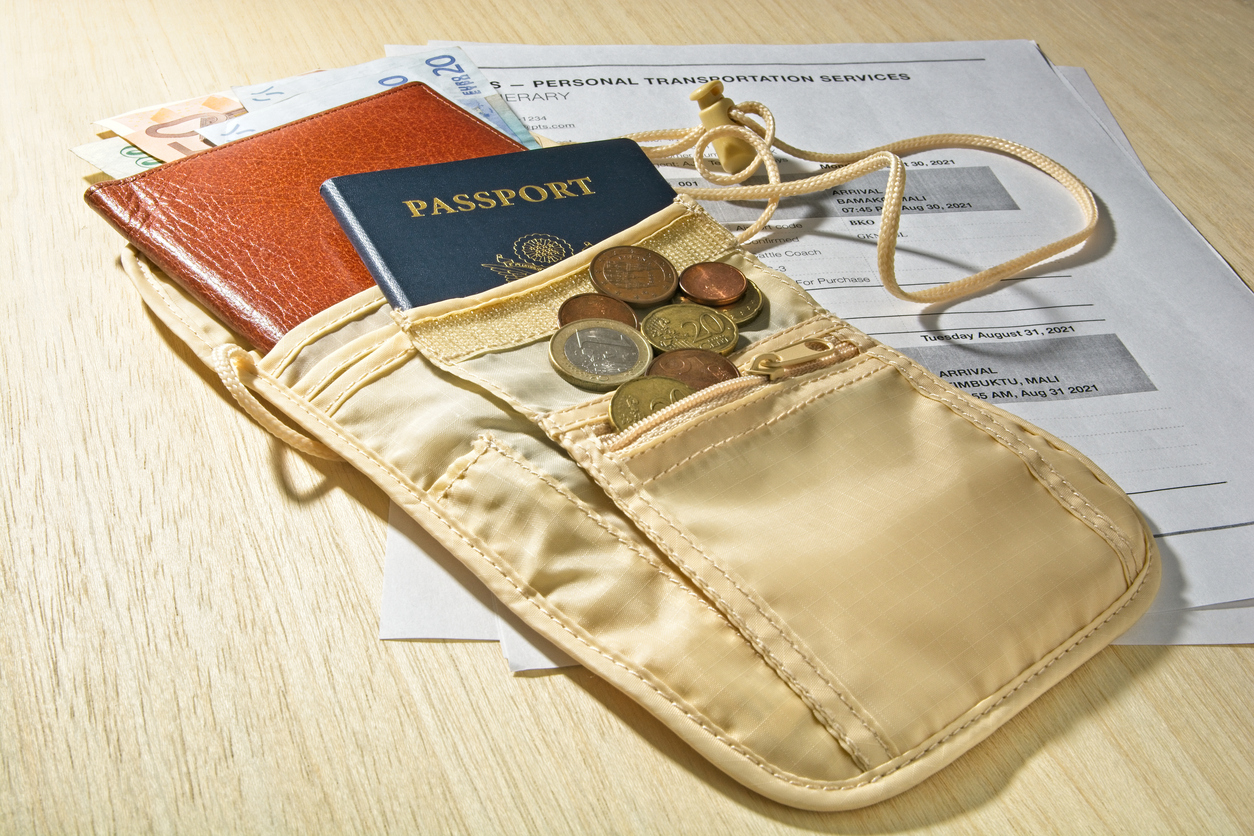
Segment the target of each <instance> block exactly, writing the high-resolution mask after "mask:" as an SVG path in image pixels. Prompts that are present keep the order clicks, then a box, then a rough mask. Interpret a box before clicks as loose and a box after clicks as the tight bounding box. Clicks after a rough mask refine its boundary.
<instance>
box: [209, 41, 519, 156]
mask: <svg viewBox="0 0 1254 836" xmlns="http://www.w3.org/2000/svg"><path fill="white" fill-rule="evenodd" d="M409 81H421V82H423V83H424V84H427V85H428V86H430V87H432V88H433V89H434V90H435V91H436V92H438V93H439V94H440V95H442V96H444V97H445V98H446V99H449V100H450V101H452V102H453V103H455V104H457V105H459V106H461V107H462V108H463V109H465V110H467V111H468V112H470V113H472V114H474V115H475V116H476V117H478V118H479V119H482V120H483V121H484V122H487V123H488V124H490V125H492V126H493V127H495V128H497V129H498V130H500V131H503V132H504V133H508V134H511V135H512V136H514V137H515V138H516V139H517V140H518V141H519V142H521V143H523V145H525V146H527V147H528V148H536V147H538V145H537V144H536V143H535V140H534V139H533V138H532V136H531V134H530V132H529V131H527V129H526V128H524V127H523V124H522V121H521V120H519V118H518V117H517V116H516V115H515V114H514V112H513V110H512V109H510V107H509V105H507V104H506V103H505V100H504V99H502V98H501V97H500V96H498V95H496V94H494V93H492V86H491V84H490V83H489V82H488V80H487V79H486V78H485V77H484V76H483V74H482V73H481V72H480V71H479V68H478V67H476V66H475V65H474V64H473V63H472V62H471V61H470V59H469V58H467V57H466V54H465V53H464V52H462V51H461V50H460V49H458V48H456V47H441V48H439V49H422V48H418V49H416V50H415V51H414V52H411V53H408V54H405V55H400V56H392V57H388V58H381V59H379V60H377V61H369V62H367V63H365V64H357V65H355V66H352V67H341V68H338V69H333V70H323V71H321V72H316V73H306V74H304V75H299V76H291V77H289V78H284V79H279V80H278V81H270V82H264V83H261V84H251V85H247V86H241V87H234V88H232V90H233V92H234V93H235V94H236V96H237V97H238V98H239V100H240V102H241V103H242V104H243V105H244V106H245V107H246V108H247V109H248V111H249V113H250V114H251V113H258V112H261V111H265V110H269V109H270V108H272V107H275V106H277V105H281V104H283V103H285V102H288V101H291V100H292V99H294V98H295V97H297V96H308V95H310V94H314V95H315V98H313V99H308V98H307V99H304V100H303V102H302V104H301V105H298V106H292V107H293V108H294V109H293V110H291V111H284V112H291V113H300V114H301V115H308V114H309V113H316V112H318V111H317V110H310V109H309V108H310V107H313V106H315V105H318V106H321V105H325V107H324V108H322V109H326V108H329V107H334V106H335V105H336V104H344V103H346V102H348V101H353V100H354V99H356V98H362V97H363V96H368V95H371V94H373V93H378V92H380V91H382V90H386V89H387V88H389V87H395V86H397V85H400V84H404V83H406V82H409ZM338 85H345V86H343V87H337V90H336V91H335V92H334V93H332V92H330V91H329V90H328V88H330V87H332V86H338ZM346 96H352V97H353V98H346ZM292 118H299V116H294V117H292ZM278 124H283V123H281V122H277V123H276V122H274V121H273V120H272V119H261V118H259V119H258V121H257V122H256V125H265V126H266V127H275V126H276V125H278ZM247 128H251V130H249V131H248V132H249V133H255V132H256V131H258V130H263V128H261V127H254V126H253V125H252V124H251V123H249V124H245V125H231V126H222V127H221V129H215V128H211V129H210V130H208V131H201V134H202V136H204V137H205V138H206V139H207V140H208V141H210V142H212V143H214V144H221V143H222V142H224V141H230V140H231V139H238V138H239V137H241V136H246V135H247V134H246V133H245V130H246V129H247Z"/></svg>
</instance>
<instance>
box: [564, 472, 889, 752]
mask: <svg viewBox="0 0 1254 836" xmlns="http://www.w3.org/2000/svg"><path fill="white" fill-rule="evenodd" d="M607 461H611V462H612V463H613V464H614V465H615V466H616V467H617V468H618V469H619V470H620V471H622V470H624V467H623V465H622V464H621V463H619V462H615V461H613V460H612V459H608V458H607ZM587 464H588V468H589V469H591V470H592V471H594V472H595V473H596V474H597V475H598V476H600V478H601V484H602V486H603V487H605V489H606V490H607V491H609V490H610V489H609V488H608V484H609V479H608V478H607V477H606V475H605V473H604V472H603V471H602V470H601V469H600V468H599V467H598V466H597V464H596V462H595V461H593V460H592V459H590V458H589V460H588V463H587ZM623 475H624V476H625V475H626V474H623ZM627 481H629V482H630V480H627ZM614 493H617V492H614ZM612 495H613V494H612ZM636 495H637V496H638V497H639V498H640V501H641V502H643V503H644V504H645V505H646V506H647V507H648V508H649V509H650V510H652V511H653V512H654V513H655V514H657V515H658V516H659V517H660V518H661V519H662V521H663V522H665V523H666V524H667V525H668V526H669V527H670V529H671V530H672V531H674V532H675V534H676V535H678V536H679V538H680V539H681V540H683V541H684V542H685V543H687V544H688V545H689V546H690V547H691V548H692V549H693V551H694V552H696V553H697V554H698V555H700V556H701V557H702V558H704V560H705V562H706V563H707V564H709V565H710V566H712V567H714V569H715V570H717V571H718V573H719V574H721V575H722V576H723V577H724V578H725V579H726V580H727V582H728V583H730V584H731V585H732V586H733V587H734V588H735V589H736V590H737V591H738V592H740V594H741V595H743V596H745V598H746V599H748V601H749V603H750V604H752V605H753V608H754V609H755V610H757V612H758V614H759V615H760V616H762V618H763V619H765V620H766V622H767V623H768V624H770V625H771V626H772V627H773V628H775V630H776V631H777V632H778V633H779V634H780V635H781V636H783V638H784V641H786V642H787V643H788V645H789V646H790V647H792V649H793V650H794V651H796V653H797V655H798V656H800V657H801V659H802V660H803V661H804V662H805V663H806V665H807V666H808V667H809V668H810V670H811V671H813V672H814V674H815V675H816V676H817V677H818V678H819V680H820V681H821V682H823V684H825V685H827V687H828V688H830V689H831V690H832V693H834V694H835V695H836V696H837V698H838V699H839V700H840V701H841V703H843V704H844V706H845V707H846V708H848V709H849V712H850V713H851V714H852V715H853V716H854V717H855V718H856V719H857V720H858V722H859V723H861V724H862V726H863V728H865V729H866V730H867V732H869V733H870V735H871V736H872V737H873V738H874V739H875V741H876V742H877V743H879V744H880V746H882V747H883V748H884V751H886V752H889V753H891V752H892V751H893V750H892V749H891V748H890V747H889V746H888V745H887V744H885V742H884V741H883V739H882V738H881V737H880V736H879V735H878V734H877V733H876V732H875V730H874V729H872V728H871V726H870V724H868V723H867V721H866V719H865V718H863V717H862V715H861V714H860V713H858V711H857V710H855V709H854V708H853V706H851V705H850V704H849V702H848V700H847V699H846V697H845V695H844V694H843V693H841V691H840V689H838V688H836V687H835V686H834V685H833V684H832V683H831V682H829V681H828V679H827V677H825V676H823V674H822V672H820V671H819V669H818V667H817V666H816V665H815V664H814V662H813V661H811V659H810V658H809V656H808V655H807V654H806V653H804V652H802V650H801V648H799V647H798V646H797V644H796V643H795V642H794V641H793V639H792V636H790V635H789V634H788V633H787V632H786V631H785V630H784V628H783V627H782V626H781V625H780V624H779V623H777V622H776V621H775V619H773V618H771V617H770V616H769V615H767V614H766V613H765V612H763V610H762V608H761V607H760V606H759V605H758V602H757V601H755V600H754V599H753V597H752V596H750V594H749V593H748V592H747V591H746V590H745V589H744V588H743V587H741V586H740V585H739V584H738V583H736V582H735V581H733V580H732V579H731V577H729V576H728V574H727V572H726V570H725V569H723V567H722V566H720V565H718V564H717V563H715V562H714V561H712V560H711V559H710V558H709V556H708V555H706V554H705V552H704V551H703V550H702V549H701V548H700V547H698V546H697V544H696V543H693V542H692V541H691V540H690V539H688V537H687V535H686V534H685V533H684V532H683V531H681V530H680V529H679V527H678V526H677V525H676V524H675V523H674V522H672V521H671V520H670V518H669V517H668V516H667V515H666V514H665V513H664V512H663V511H662V509H661V508H659V507H658V506H657V505H655V504H654V503H653V502H651V501H650V500H649V499H648V498H647V497H646V496H645V495H644V493H643V492H637V494H636ZM623 510H624V511H625V512H626V513H627V514H628V515H629V516H631V517H632V519H633V520H634V521H635V523H636V524H637V525H638V526H640V527H641V529H643V530H644V531H645V532H646V533H647V534H649V536H650V538H651V539H652V540H653V542H654V543H656V544H658V545H659V546H661V545H663V544H664V543H665V542H666V539H665V538H664V537H662V536H661V534H659V533H658V532H657V531H656V530H654V529H653V528H652V527H651V526H650V525H649V524H648V523H647V522H645V521H644V520H642V519H640V518H639V515H638V514H635V513H633V512H631V511H630V510H629V509H627V508H624V509H623ZM667 552H668V554H670V557H671V559H672V560H674V561H675V563H676V564H678V565H679V566H681V567H684V568H685V569H686V570H687V571H686V574H688V576H689V578H691V580H692V581H693V583H695V584H696V585H697V586H698V588H700V589H701V591H702V592H704V593H705V594H706V595H707V596H708V597H710V598H711V599H713V600H715V601H717V602H719V603H720V604H722V605H723V607H725V608H726V609H725V610H724V613H725V615H726V618H727V619H728V621H730V622H731V623H732V624H734V625H735V626H736V628H737V629H738V630H740V631H741V633H742V634H744V636H745V638H747V639H748V640H749V642H750V644H752V645H753V648H754V649H755V650H757V652H758V653H759V654H760V655H761V656H762V657H763V658H764V659H766V660H767V661H768V664H770V665H771V667H772V668H773V669H774V670H775V671H777V672H778V673H779V675H780V677H781V678H782V679H783V680H784V681H785V682H786V683H788V685H789V687H790V688H792V690H793V691H794V693H796V694H797V696H798V697H800V698H801V701H802V702H803V703H805V704H806V706H807V707H808V708H809V709H810V710H811V711H812V712H813V713H814V715H815V717H816V718H818V720H819V723H820V724H821V725H822V726H823V727H824V728H826V729H827V730H828V732H829V733H831V735H832V736H833V737H835V738H836V739H837V740H839V741H840V742H841V745H842V746H844V747H845V750H846V751H847V752H849V754H850V756H852V757H853V759H854V762H855V763H857V764H858V766H859V767H861V768H862V769H863V770H864V771H867V770H869V769H870V768H871V767H870V761H868V760H867V759H866V756H865V755H863V754H862V751H861V750H860V749H859V747H858V746H857V744H856V743H854V741H853V739H852V738H850V737H849V734H848V732H846V731H845V730H844V728H843V727H842V726H841V724H840V723H839V722H838V721H837V720H836V719H835V718H834V717H832V716H831V713H830V712H829V711H828V710H827V709H826V708H824V707H823V706H822V705H821V704H820V703H819V701H818V700H817V699H815V698H814V695H813V694H811V693H810V690H809V689H808V688H806V687H805V686H804V685H802V684H801V682H799V681H798V680H797V678H796V676H795V675H794V674H793V673H792V671H791V670H789V668H788V666H786V665H785V664H784V663H783V661H782V660H780V659H779V657H777V656H776V655H775V654H774V653H773V652H772V651H771V650H770V648H768V647H767V646H766V644H765V643H764V642H763V641H762V639H761V637H759V636H758V635H757V634H756V633H754V632H753V631H752V630H750V629H749V626H748V625H747V624H746V623H745V621H744V619H743V618H741V617H740V615H739V614H738V613H737V612H736V610H735V608H734V607H732V606H731V605H730V604H729V603H728V602H727V601H725V600H723V598H722V596H720V595H719V594H718V593H717V592H715V591H714V590H713V589H711V588H710V586H709V584H708V583H706V582H705V581H704V580H702V579H701V576H700V574H699V573H698V572H696V571H694V570H693V569H692V567H690V566H687V565H686V564H685V563H684V561H683V560H681V559H680V558H679V556H678V555H676V554H673V553H671V550H670V549H667Z"/></svg>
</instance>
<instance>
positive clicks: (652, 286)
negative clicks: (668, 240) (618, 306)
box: [590, 247, 679, 307]
mask: <svg viewBox="0 0 1254 836" xmlns="http://www.w3.org/2000/svg"><path fill="white" fill-rule="evenodd" d="M590 270H591V272H592V284H593V286H594V287H596V289H597V290H599V291H601V292H602V293H604V294H605V295H606V296H613V297H614V298H615V299H619V300H622V301H623V302H626V303H627V304H628V305H635V306H636V307H648V306H649V305H657V304H660V303H662V302H665V301H666V300H668V299H670V298H671V296H673V295H674V294H675V288H677V287H678V286H679V276H678V275H677V274H676V273H675V267H674V265H673V264H671V263H670V262H669V261H667V260H666V259H665V258H664V257H662V256H660V255H658V254H657V253H655V252H653V251H652V250H646V249H645V248H644V247H610V248H609V249H608V250H602V251H601V252H599V253H597V256H596V258H594V259H592V265H591V268H590Z"/></svg>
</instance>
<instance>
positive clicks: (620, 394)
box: [610, 376, 692, 432]
mask: <svg viewBox="0 0 1254 836" xmlns="http://www.w3.org/2000/svg"><path fill="white" fill-rule="evenodd" d="M691 394H692V389H691V388H689V387H688V386H687V385H686V384H684V383H682V382H681V381H678V380H672V379H671V378H669V377H661V376H653V377H640V378H636V379H635V380H631V381H628V382H627V383H624V384H623V385H622V386H619V387H618V390H617V391H616V392H614V397H612V398H610V423H611V424H613V425H614V429H616V430H618V431H619V432H621V431H623V430H625V429H627V428H628V427H630V426H631V425H632V424H634V423H636V422H637V421H641V420H643V419H645V418H648V417H649V416H650V415H652V414H653V413H655V412H659V411H661V410H663V409H666V407H668V406H670V405H671V404H673V403H675V402H676V401H679V400H683V399H684V398H686V397H688V396H689V395H691Z"/></svg>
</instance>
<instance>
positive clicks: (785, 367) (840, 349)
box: [745, 337, 857, 380]
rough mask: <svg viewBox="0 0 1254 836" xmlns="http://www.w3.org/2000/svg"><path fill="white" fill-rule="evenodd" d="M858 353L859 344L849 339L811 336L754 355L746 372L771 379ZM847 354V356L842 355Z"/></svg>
mask: <svg viewBox="0 0 1254 836" xmlns="http://www.w3.org/2000/svg"><path fill="white" fill-rule="evenodd" d="M856 353H857V346H855V345H854V344H853V343H851V342H849V341H848V340H833V339H831V338H830V337H810V338H809V339H805V340H802V341H801V342H796V343H792V344H791V345H786V346H784V347H783V348H777V349H775V350H774V351H767V352H763V353H762V354H757V355H754V357H753V359H752V360H750V361H749V366H748V368H746V369H745V373H746V374H760V375H764V376H766V377H768V378H770V379H771V380H775V379H777V378H779V377H783V376H784V375H785V374H787V373H788V372H789V371H790V370H791V369H794V368H796V367H797V366H804V365H806V364H807V363H816V362H818V361H820V360H827V359H828V358H833V357H839V358H840V359H842V360H843V359H846V357H852V356H853V355H854V354H856ZM841 355H845V356H843V357H842V356H841Z"/></svg>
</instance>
